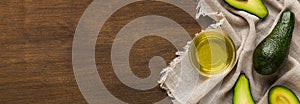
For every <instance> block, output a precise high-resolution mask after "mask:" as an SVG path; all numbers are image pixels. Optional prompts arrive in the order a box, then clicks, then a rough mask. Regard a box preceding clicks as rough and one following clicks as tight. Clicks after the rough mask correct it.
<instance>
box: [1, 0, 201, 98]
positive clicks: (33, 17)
mask: <svg viewBox="0 0 300 104" xmlns="http://www.w3.org/2000/svg"><path fill="white" fill-rule="evenodd" d="M91 2H92V0H2V1H0V18H1V19H0V31H1V35H0V46H1V48H0V103H1V104H6V103H11V104H29V103H30V104H31V103H39V104H47V103H55V104H57V103H58V104H84V103H87V102H86V101H85V99H84V97H83V96H82V94H81V93H80V90H79V88H78V86H77V84H76V80H75V76H74V73H73V69H72V41H73V35H74V32H75V30H76V26H77V23H78V22H79V19H80V17H81V16H82V14H83V12H84V11H85V9H86V8H87V7H88V5H89V4H90V3H91ZM144 5H145V4H144ZM140 6H143V5H140ZM160 6H164V5H163V4H161V3H156V4H153V7H151V8H150V9H155V8H156V7H160ZM165 8H169V7H168V6H165ZM127 11H128V12H131V11H130V9H127ZM169 11H170V12H169V13H171V14H176V12H178V11H176V9H174V10H172V9H171V10H169ZM172 11H173V12H174V13H172ZM141 13H142V14H143V13H144V12H141ZM163 15H169V14H163ZM181 16H183V15H178V16H176V18H174V19H178V21H180V20H181V19H180V18H181ZM117 17H118V18H127V17H126V15H123V17H122V16H117ZM183 17H184V16H183ZM181 22H182V24H183V26H186V27H189V30H188V31H189V32H190V33H191V34H193V33H196V32H199V31H200V29H201V28H200V27H199V26H198V25H196V24H195V23H194V22H189V20H188V21H187V22H186V21H182V20H181ZM120 24H122V22H120V21H115V22H112V23H109V24H108V25H110V26H116V25H117V26H118V25H120ZM106 30H107V31H110V30H109V29H106ZM104 32H105V31H104ZM111 37H112V36H111V35H106V36H104V38H103V39H106V40H104V41H101V42H104V43H101V42H100V41H97V47H96V49H97V50H101V49H104V50H106V51H97V53H96V61H97V68H98V71H99V75H100V76H101V78H106V79H104V83H106V84H107V87H108V88H109V89H110V90H112V91H113V92H112V93H113V94H114V96H116V97H117V98H119V99H121V100H122V101H125V102H128V103H142V104H145V103H153V102H155V101H157V100H160V99H163V98H165V97H166V94H165V92H164V91H163V90H161V89H160V88H159V87H155V88H154V89H153V90H151V91H150V90H149V91H145V92H144V93H143V95H140V93H141V92H139V91H136V90H131V89H129V88H126V87H124V86H123V85H122V83H119V82H116V80H118V79H116V78H115V77H112V76H111V75H112V74H113V73H112V72H111V71H106V70H108V69H110V67H111V66H110V65H109V62H107V61H109V59H105V58H103V57H104V56H107V55H108V56H109V54H108V53H106V52H109V51H110V47H109V46H110V44H109V42H110V41H111V39H110V38H111ZM105 42H108V43H105ZM153 42H155V43H156V44H149V43H153ZM145 47H147V48H145ZM149 48H150V50H155V51H149ZM157 49H159V50H157ZM131 51H132V55H131V56H130V57H131V58H130V60H131V61H130V62H131V68H132V70H133V72H134V73H135V75H136V76H138V77H141V78H143V77H147V76H148V75H149V73H150V72H149V70H147V69H145V68H146V67H147V65H148V62H149V58H151V57H152V56H153V55H160V56H162V57H163V58H164V59H165V61H166V62H167V63H168V62H170V61H171V60H172V59H173V58H174V57H176V56H175V54H174V52H176V48H174V46H173V45H172V44H170V42H168V41H167V40H165V39H162V38H159V37H155V36H153V37H146V38H143V39H141V40H140V42H137V44H136V45H134V47H133V49H132V50H131ZM134 60H140V61H134ZM100 65H101V66H100ZM103 65H104V66H103ZM140 69H143V70H140ZM144 69H145V70H144ZM110 78H111V79H110ZM115 82H116V83H115ZM118 92H119V93H118ZM142 92H143V91H142ZM124 93H128V95H129V96H124ZM125 95H126V94H125Z"/></svg>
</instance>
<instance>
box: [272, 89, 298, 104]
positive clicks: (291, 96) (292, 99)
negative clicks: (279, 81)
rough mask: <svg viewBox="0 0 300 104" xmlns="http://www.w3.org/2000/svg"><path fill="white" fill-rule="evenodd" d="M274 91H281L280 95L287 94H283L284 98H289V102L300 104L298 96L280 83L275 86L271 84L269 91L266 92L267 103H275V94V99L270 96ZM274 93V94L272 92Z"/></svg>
mask: <svg viewBox="0 0 300 104" xmlns="http://www.w3.org/2000/svg"><path fill="white" fill-rule="evenodd" d="M278 90H281V91H278ZM274 93H281V94H280V95H288V96H284V97H285V98H288V100H290V101H289V102H290V103H291V104H300V102H299V99H298V97H297V96H296V95H295V93H294V92H293V91H292V90H291V89H289V88H287V87H284V86H281V85H276V86H273V87H272V88H271V89H270V91H269V93H268V102H269V104H277V103H276V96H275V99H274V98H272V97H274V96H272V95H273V94H274ZM282 93H285V94H282ZM274 95H276V94H274Z"/></svg>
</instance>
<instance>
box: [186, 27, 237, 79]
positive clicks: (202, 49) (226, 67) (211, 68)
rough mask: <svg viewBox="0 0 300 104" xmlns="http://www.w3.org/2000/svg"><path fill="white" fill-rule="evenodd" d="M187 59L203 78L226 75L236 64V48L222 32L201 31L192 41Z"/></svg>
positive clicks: (214, 30) (213, 30)
mask: <svg viewBox="0 0 300 104" xmlns="http://www.w3.org/2000/svg"><path fill="white" fill-rule="evenodd" d="M189 58H190V62H191V64H192V65H193V67H194V68H195V69H196V70H198V72H199V73H200V74H201V75H203V76H206V77H211V76H215V75H220V74H226V73H228V72H229V71H231V70H232V68H233V67H234V65H235V63H236V48H235V45H234V42H233V41H232V40H231V38H230V37H229V36H228V35H227V34H226V33H225V32H224V31H222V30H220V29H209V30H203V31H202V32H200V33H199V34H197V35H196V37H195V38H194V39H193V40H192V43H191V45H190V48H189Z"/></svg>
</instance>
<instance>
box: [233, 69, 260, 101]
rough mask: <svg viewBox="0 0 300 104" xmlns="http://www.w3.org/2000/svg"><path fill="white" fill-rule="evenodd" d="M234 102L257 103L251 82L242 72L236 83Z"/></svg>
mask: <svg viewBox="0 0 300 104" xmlns="http://www.w3.org/2000/svg"><path fill="white" fill-rule="evenodd" d="M244 97H246V98H244ZM232 104H255V101H254V100H253V97H252V94H251V89H250V82H249V80H248V78H247V77H246V75H245V74H243V73H242V74H240V76H239V78H238V79H237V81H236V83H235V85H234V89H233V99H232Z"/></svg>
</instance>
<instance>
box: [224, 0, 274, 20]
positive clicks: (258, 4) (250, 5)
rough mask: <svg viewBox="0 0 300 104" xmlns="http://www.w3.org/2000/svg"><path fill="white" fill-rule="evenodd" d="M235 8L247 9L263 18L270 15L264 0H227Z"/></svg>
mask: <svg viewBox="0 0 300 104" xmlns="http://www.w3.org/2000/svg"><path fill="white" fill-rule="evenodd" d="M225 2H226V3H227V4H229V5H230V6H232V7H233V8H236V9H239V10H243V11H246V12H248V13H251V14H254V15H256V16H257V17H259V18H261V19H263V18H265V17H267V16H268V9H267V8H266V6H265V5H264V3H263V2H262V0H225Z"/></svg>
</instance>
